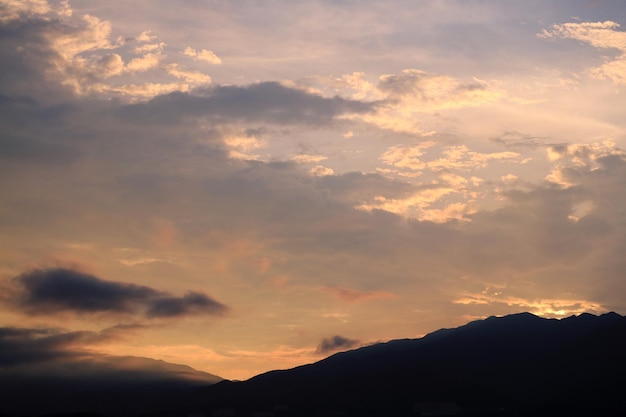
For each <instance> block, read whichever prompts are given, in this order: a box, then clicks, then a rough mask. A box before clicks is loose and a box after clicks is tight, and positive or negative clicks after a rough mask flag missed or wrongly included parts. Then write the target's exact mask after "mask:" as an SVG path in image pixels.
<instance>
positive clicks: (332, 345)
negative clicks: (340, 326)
mask: <svg viewBox="0 0 626 417" xmlns="http://www.w3.org/2000/svg"><path fill="white" fill-rule="evenodd" d="M360 344H361V342H359V341H358V340H354V339H348V338H346V337H343V336H339V335H335V336H332V337H325V338H324V339H322V341H321V342H320V344H319V345H318V346H317V349H316V350H315V351H316V352H317V353H320V354H328V353H332V352H337V351H339V350H347V349H351V348H354V347H356V346H359V345H360Z"/></svg>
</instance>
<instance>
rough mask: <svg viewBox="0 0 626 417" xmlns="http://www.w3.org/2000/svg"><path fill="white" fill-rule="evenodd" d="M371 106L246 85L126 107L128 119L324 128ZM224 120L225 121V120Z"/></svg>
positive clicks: (268, 85) (281, 88) (266, 85)
mask: <svg viewBox="0 0 626 417" xmlns="http://www.w3.org/2000/svg"><path fill="white" fill-rule="evenodd" d="M374 107H375V104H374V103H363V102H359V101H353V100H347V99H344V98H341V97H333V98H325V97H322V96H319V95H316V94H311V93H307V92H305V91H302V90H299V89H295V88H290V87H286V86H283V85H282V84H280V83H277V82H263V83H258V84H252V85H249V86H217V87H214V88H208V89H198V90H195V91H194V92H193V93H191V92H190V93H181V92H178V93H172V94H168V95H163V96H159V97H156V98H154V99H152V100H150V101H149V102H146V103H138V104H134V105H130V106H127V107H126V108H125V109H124V113H126V114H127V115H128V117H132V118H136V117H141V118H151V119H155V117H154V115H156V118H160V119H161V120H167V121H170V120H171V119H172V118H173V117H175V118H183V117H201V118H207V119H209V120H214V121H220V120H224V119H226V120H229V119H230V121H236V120H245V121H247V122H265V123H275V124H278V125H290V124H301V125H309V126H317V127H320V126H325V125H329V124H330V123H332V122H333V121H334V120H335V118H337V117H339V116H343V115H346V114H353V113H366V112H369V111H372V109H373V108H374ZM226 120H224V121H226Z"/></svg>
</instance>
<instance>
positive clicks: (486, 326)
mask: <svg viewBox="0 0 626 417" xmlns="http://www.w3.org/2000/svg"><path fill="white" fill-rule="evenodd" d="M624 352H626V318H624V317H622V316H620V315H618V314H615V313H609V314H604V315H601V316H593V315H590V314H583V315H580V316H573V317H569V318H566V319H562V320H556V319H543V318H540V317H537V316H534V315H532V314H528V313H523V314H515V315H510V316H506V317H500V318H497V317H490V318H488V319H485V320H480V321H475V322H471V323H469V324H467V325H465V326H462V327H459V328H456V329H442V330H439V331H436V332H434V333H431V334H429V335H427V336H425V337H423V338H420V339H413V340H409V339H407V340H395V341H391V342H388V343H382V344H377V345H373V346H369V347H364V348H361V349H357V350H353V351H349V352H343V353H338V354H336V355H333V356H331V357H329V358H327V359H324V360H322V361H320V362H317V363H315V364H311V365H306V366H301V367H298V368H294V369H291V370H286V371H272V372H268V373H266V374H262V375H259V376H256V377H254V378H252V379H250V380H248V381H244V382H241V383H220V384H217V385H215V386H213V387H211V388H210V389H208V390H207V392H206V400H207V406H209V405H210V406H212V407H217V408H222V409H233V410H236V411H237V412H238V413H241V414H246V413H252V412H253V411H254V410H256V411H260V410H261V411H262V410H265V411H270V410H272V407H274V406H275V405H277V404H288V405H289V410H291V411H290V412H287V411H283V414H285V415H286V414H291V415H299V416H305V415H324V414H327V415H328V414H330V415H333V414H337V415H339V414H340V415H344V416H349V415H354V416H369V415H371V416H377V415H419V414H420V413H426V414H430V415H433V414H434V415H436V414H437V413H444V414H445V413H452V412H453V411H454V410H456V411H457V412H461V410H462V412H463V414H464V415H536V416H537V415H598V414H597V413H598V412H599V411H600V412H607V413H612V412H615V411H616V410H622V409H624V410H626V392H625V391H624V389H625V388H626V383H625V382H624V379H623V375H624V374H625V373H624V372H625V371H626V366H625V365H626V361H625V360H624ZM433 404H438V405H436V406H434V405H433ZM429 407H430V408H429ZM432 407H434V409H433V408H432ZM437 407H440V408H437ZM446 407H448V408H446ZM437 410H438V411H437ZM619 414H622V413H621V412H620V413H619Z"/></svg>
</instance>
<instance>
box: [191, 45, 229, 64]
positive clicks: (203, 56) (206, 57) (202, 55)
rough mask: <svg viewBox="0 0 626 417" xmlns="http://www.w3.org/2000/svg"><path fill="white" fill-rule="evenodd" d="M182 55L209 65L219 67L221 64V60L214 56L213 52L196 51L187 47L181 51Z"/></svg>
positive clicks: (205, 50)
mask: <svg viewBox="0 0 626 417" xmlns="http://www.w3.org/2000/svg"><path fill="white" fill-rule="evenodd" d="M183 54H185V55H187V56H190V57H192V58H195V59H197V60H200V61H206V62H208V63H209V64H213V65H219V64H221V63H222V60H221V59H220V57H218V56H217V55H215V52H213V51H209V50H207V49H202V50H199V51H198V50H196V49H193V48H192V47H190V46H188V47H187V48H185V50H184V51H183Z"/></svg>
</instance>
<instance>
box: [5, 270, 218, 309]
mask: <svg viewBox="0 0 626 417" xmlns="http://www.w3.org/2000/svg"><path fill="white" fill-rule="evenodd" d="M13 282H14V284H16V286H17V287H18V291H17V294H18V295H17V299H14V300H12V302H13V303H15V304H16V305H17V307H18V308H20V309H22V310H23V311H25V312H28V313H29V314H35V315H38V314H49V313H57V312H73V313H83V314H93V313H110V314H119V313H141V312H143V313H144V314H145V316H146V317H149V318H167V317H181V316H186V315H193V314H208V315H223V314H225V313H226V312H227V311H228V307H227V306H225V305H224V304H222V303H220V302H218V301H216V300H214V299H213V298H211V297H209V296H208V295H206V294H203V293H200V292H189V293H187V294H185V295H184V296H183V297H175V296H172V295H171V294H168V293H166V292H162V291H157V290H155V289H153V288H150V287H147V286H143V285H135V284H127V283H122V282H115V281H106V280H103V279H100V278H98V277H95V276H93V275H89V274H84V273H81V272H78V271H74V270H71V269H64V268H52V269H38V270H33V271H30V272H27V273H24V274H22V275H19V276H17V277H15V278H14V279H13Z"/></svg>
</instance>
